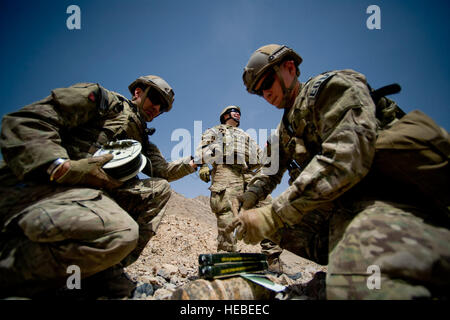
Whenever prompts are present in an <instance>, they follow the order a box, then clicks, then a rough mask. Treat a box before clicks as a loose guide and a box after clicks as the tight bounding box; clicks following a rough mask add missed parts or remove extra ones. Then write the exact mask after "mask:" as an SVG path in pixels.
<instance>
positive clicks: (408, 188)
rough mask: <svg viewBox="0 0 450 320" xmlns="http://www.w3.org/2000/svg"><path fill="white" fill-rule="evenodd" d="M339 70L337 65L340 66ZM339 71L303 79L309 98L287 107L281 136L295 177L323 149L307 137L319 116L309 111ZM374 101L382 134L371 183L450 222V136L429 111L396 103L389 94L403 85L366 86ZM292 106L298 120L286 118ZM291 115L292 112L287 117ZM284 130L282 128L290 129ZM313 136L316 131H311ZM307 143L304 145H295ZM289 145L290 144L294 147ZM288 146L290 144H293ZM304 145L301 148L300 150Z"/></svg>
mask: <svg viewBox="0 0 450 320" xmlns="http://www.w3.org/2000/svg"><path fill="white" fill-rule="evenodd" d="M337 72H339V71H337ZM335 74H336V72H326V73H323V74H322V75H321V76H319V77H316V78H314V79H313V80H312V81H311V80H310V81H308V82H307V83H305V85H304V88H303V89H302V90H305V91H303V92H304V93H305V92H306V93H307V94H304V96H302V97H301V99H306V103H304V104H302V105H303V106H304V107H303V108H300V109H297V110H295V109H294V110H292V109H293V108H291V109H290V110H287V111H286V112H287V113H285V115H284V117H283V121H282V124H281V126H282V127H283V128H284V129H285V130H280V132H281V135H282V136H281V137H280V139H284V143H283V141H280V142H281V144H282V145H283V146H285V150H284V151H285V152H286V153H287V154H289V155H292V158H293V159H294V161H292V162H291V163H289V165H288V170H289V174H290V176H291V179H290V181H293V180H295V179H296V178H297V176H298V175H299V174H300V173H301V168H302V166H303V167H304V165H306V164H307V163H308V162H309V161H310V159H311V157H312V156H313V155H315V154H320V150H318V149H317V147H318V146H319V145H320V141H303V140H302V137H304V136H308V135H307V134H304V133H305V132H307V131H308V130H315V119H314V117H313V115H312V113H311V112H310V110H311V109H312V107H313V106H314V103H315V101H316V98H317V96H318V95H319V93H320V90H321V88H322V87H323V85H324V84H326V82H327V81H328V80H330V79H331V78H332V77H333V76H334V75H335ZM368 88H369V91H370V92H371V96H372V99H373V101H374V103H375V105H376V118H377V127H378V137H377V142H376V152H375V158H374V161H373V164H372V168H371V171H370V173H369V175H368V176H369V178H368V179H365V180H367V181H369V182H368V183H367V185H369V184H371V185H372V186H371V188H372V190H375V191H376V193H382V194H383V195H387V197H388V198H389V199H391V200H393V201H397V200H400V201H405V202H407V203H411V202H414V203H417V204H420V205H421V206H425V207H426V208H427V209H428V211H429V212H431V213H432V214H434V213H436V214H434V215H435V216H436V217H437V218H439V219H441V221H442V222H444V223H446V224H448V223H450V194H449V190H450V174H449V173H450V166H449V160H450V137H449V135H448V133H447V131H446V130H444V129H443V128H441V127H439V126H438V125H437V124H436V123H435V122H434V121H433V120H432V119H431V118H430V117H428V116H427V115H425V114H424V113H422V112H420V111H417V110H415V111H412V112H410V113H408V114H405V112H404V111H403V110H401V109H400V108H399V107H398V105H397V104H396V103H395V102H394V101H392V100H390V99H388V98H386V97H385V95H388V94H392V93H396V92H398V91H399V90H400V88H399V86H398V85H390V86H386V87H383V88H381V89H378V90H373V89H372V88H370V86H368ZM289 112H296V113H298V116H295V117H294V118H293V119H294V121H293V122H291V123H289V122H288V121H286V119H287V118H288V117H287V115H288V113H289ZM289 118H290V119H292V117H289ZM286 133H287V137H286V136H284V137H283V134H284V135H286ZM312 136H314V135H312ZM299 142H301V143H300V146H302V145H304V146H305V149H306V150H307V151H306V150H303V148H301V147H299V146H297V147H296V148H297V149H298V150H296V149H293V148H294V146H296V144H298V143H299ZM290 146H291V148H290ZM289 148H290V149H289ZM300 149H301V150H300Z"/></svg>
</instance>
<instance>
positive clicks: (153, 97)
mask: <svg viewBox="0 0 450 320" xmlns="http://www.w3.org/2000/svg"><path fill="white" fill-rule="evenodd" d="M147 97H148V98H149V99H150V101H151V102H152V103H153V104H154V105H158V104H159V109H160V112H161V113H163V112H165V111H166V110H167V109H168V105H167V103H166V100H165V99H164V97H163V96H162V95H161V93H159V91H158V90H156V89H155V88H152V87H150V90H149V91H148V93H147Z"/></svg>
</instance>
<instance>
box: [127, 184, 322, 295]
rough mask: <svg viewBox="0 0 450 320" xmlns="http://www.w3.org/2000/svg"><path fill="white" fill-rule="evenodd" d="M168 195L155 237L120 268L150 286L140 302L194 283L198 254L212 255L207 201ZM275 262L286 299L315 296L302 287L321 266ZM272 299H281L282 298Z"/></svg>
mask: <svg viewBox="0 0 450 320" xmlns="http://www.w3.org/2000/svg"><path fill="white" fill-rule="evenodd" d="M172 192H173V194H172V197H171V199H170V200H169V202H168V204H167V211H166V215H165V217H164V218H163V220H162V221H161V224H160V226H159V229H158V232H157V235H156V236H154V237H153V238H152V239H151V240H150V242H149V243H148V245H147V247H146V248H145V249H144V251H143V253H142V255H141V256H140V258H139V259H138V260H137V261H136V262H135V263H134V264H132V265H130V266H129V267H128V268H127V269H126V271H127V273H128V274H129V275H130V277H131V278H132V279H133V280H136V281H141V282H144V283H151V284H152V286H153V289H154V290H153V294H152V295H148V296H146V295H144V296H143V297H141V299H146V300H167V299H170V298H171V296H172V293H173V292H174V291H175V290H176V289H178V288H180V287H183V286H185V285H187V284H188V283H190V282H191V281H194V280H196V279H198V255H199V254H202V253H215V251H216V247H217V243H216V237H217V228H216V218H215V215H214V214H213V213H212V212H211V209H210V206H209V198H208V197H205V196H199V197H197V198H194V199H187V198H185V197H184V196H183V195H181V194H178V193H176V192H174V191H172ZM238 246H239V248H240V249H241V252H260V251H261V248H260V246H259V245H257V246H251V245H246V244H245V243H243V242H240V243H239V244H238ZM281 262H282V268H283V274H282V275H279V276H276V277H275V276H273V277H272V279H273V280H274V281H275V282H276V283H279V284H282V285H287V286H288V288H289V292H290V294H289V297H297V298H302V299H305V298H313V299H314V298H317V297H315V296H314V295H315V294H308V297H307V296H306V295H305V292H306V290H305V284H306V283H307V282H309V281H310V280H311V279H313V277H314V275H315V274H316V273H317V275H318V276H323V273H320V272H319V271H323V272H326V267H323V266H320V265H317V264H315V263H313V262H312V261H309V260H306V259H302V258H300V257H298V256H296V255H294V254H292V253H290V252H288V251H284V252H283V253H282V255H281ZM318 272H319V273H318ZM316 278H317V276H316ZM277 297H278V298H283V299H284V298H287V297H288V295H278V296H277Z"/></svg>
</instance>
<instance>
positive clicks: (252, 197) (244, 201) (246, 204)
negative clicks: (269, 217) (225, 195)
mask: <svg viewBox="0 0 450 320" xmlns="http://www.w3.org/2000/svg"><path fill="white" fill-rule="evenodd" d="M237 199H238V200H239V202H240V203H241V207H242V209H244V210H248V209H251V208H253V207H254V206H256V204H257V203H258V196H257V195H256V193H254V192H251V191H247V192H245V193H244V194H242V195H240V196H237Z"/></svg>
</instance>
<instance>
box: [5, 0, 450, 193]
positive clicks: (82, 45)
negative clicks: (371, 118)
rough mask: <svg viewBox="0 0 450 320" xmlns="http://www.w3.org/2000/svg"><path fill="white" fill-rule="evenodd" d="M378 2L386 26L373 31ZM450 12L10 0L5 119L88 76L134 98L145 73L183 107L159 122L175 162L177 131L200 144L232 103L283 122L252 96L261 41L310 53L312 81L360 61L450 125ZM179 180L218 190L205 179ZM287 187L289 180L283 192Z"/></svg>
mask: <svg viewBox="0 0 450 320" xmlns="http://www.w3.org/2000/svg"><path fill="white" fill-rule="evenodd" d="M373 4H375V5H378V6H379V7H380V9H381V29H380V30H369V29H368V28H367V27H366V20H367V19H368V18H369V16H370V14H367V13H366V9H367V7H368V6H369V5H373ZM69 5H78V6H79V7H80V9H81V29H80V30H69V29H68V28H67V26H66V20H67V18H68V17H69V16H70V14H67V13H66V9H67V7H68V6H69ZM449 9H450V2H449V1H398V0H391V1H370V2H369V1H356V0H340V1H331V0H329V1H309V0H307V1H306V0H241V1H239V0H226V1H221V0H216V1H213V0H191V1H170V0H169V1H153V0H140V1H138V0H128V1H125V0H97V1H94V0H90V1H81V0H71V1H61V0H60V1H54V0H52V1H50V0H41V1H26V2H18V1H10V0H1V1H0V41H1V43H2V49H1V51H0V57H1V59H0V70H1V71H0V90H1V96H2V102H1V104H0V116H3V115H4V114H5V113H8V112H11V111H13V110H16V109H18V108H19V107H21V106H24V105H26V104H29V103H32V102H33V101H36V100H39V99H41V98H43V97H45V96H47V95H48V94H49V93H50V91H51V90H52V89H53V88H57V87H65V86H69V85H71V84H74V83H77V82H97V83H100V84H101V85H102V86H104V87H105V88H107V89H110V90H113V91H116V92H119V93H122V94H124V95H126V96H129V93H128V90H127V87H128V84H129V83H131V82H132V81H133V80H134V79H135V78H137V77H138V76H140V75H147V74H156V75H159V76H161V77H163V78H164V79H165V80H167V81H168V82H169V84H170V85H171V86H172V87H173V88H174V90H175V104H174V108H173V110H172V111H171V112H170V113H168V114H164V115H162V116H160V117H158V118H157V119H156V120H154V121H153V122H152V123H151V125H150V126H153V127H155V128H156V129H157V131H156V133H155V134H154V135H153V136H152V137H151V140H152V141H153V142H154V143H156V144H157V145H158V146H159V147H160V149H161V151H162V152H163V154H164V156H165V157H166V158H167V159H169V160H170V158H171V153H172V150H173V148H174V147H175V146H176V145H177V144H178V143H179V141H171V135H172V133H173V132H174V130H176V129H180V128H181V129H186V130H188V131H189V132H191V134H192V137H191V138H192V144H193V141H194V137H193V133H194V121H202V128H203V130H205V129H207V128H208V127H212V126H214V125H216V124H217V123H218V118H219V116H218V115H219V112H220V111H221V110H222V109H223V108H224V107H225V106H227V105H230V104H233V105H239V106H240V107H241V109H242V120H241V128H242V129H244V130H247V129H249V128H253V129H255V130H260V129H263V130H264V129H265V130H270V129H274V128H276V126H277V124H278V122H279V120H280V118H281V115H282V112H281V111H279V110H276V109H275V108H274V107H272V106H270V105H269V104H267V103H266V102H265V101H264V100H262V99H261V98H259V97H257V96H254V95H250V94H248V93H247V92H246V90H245V88H244V86H243V83H242V70H243V67H244V66H245V64H246V63H247V61H248V58H249V57H250V55H251V53H252V52H253V51H254V50H256V49H257V48H258V47H260V46H262V45H265V44H270V43H279V44H285V45H287V46H289V47H291V48H293V49H294V50H296V51H297V52H298V53H299V54H300V55H301V56H302V57H303V63H302V65H301V66H300V68H301V76H300V80H301V81H303V82H304V81H306V80H307V79H308V78H309V77H311V76H314V75H317V74H319V73H321V72H324V71H328V70H334V69H344V68H351V69H354V70H357V71H359V72H361V73H363V74H365V75H366V76H367V78H368V80H369V83H370V84H371V85H372V86H373V87H375V88H376V87H380V86H383V85H385V84H390V83H393V82H397V83H399V84H400V85H401V86H402V92H401V93H400V94H398V95H396V96H393V97H392V98H394V99H395V100H396V101H397V102H398V104H399V105H400V106H401V107H402V108H403V109H404V110H405V111H407V112H408V111H411V110H414V109H420V110H422V111H424V112H426V113H427V114H428V115H430V116H431V117H432V118H433V119H435V120H436V121H437V122H438V124H440V125H441V126H443V127H444V128H446V129H447V130H449V128H450V117H449V109H448V101H450V92H449V88H450V86H449V82H450V67H449V60H450V59H449V58H448V53H449V52H450V50H449V31H450V28H449V26H450V23H449V22H448V12H449ZM264 142H265V141H258V143H259V144H260V145H264ZM193 148H194V146H193V145H192V151H193ZM172 187H173V188H174V190H175V191H177V192H179V193H182V194H184V195H185V196H187V197H190V198H191V197H195V196H198V195H209V190H208V187H209V185H208V184H205V183H204V182H202V181H201V180H200V179H199V178H198V175H197V174H193V175H190V176H188V177H186V178H184V179H182V180H180V181H177V182H173V183H172ZM286 187H287V178H285V179H284V180H283V182H282V184H281V185H280V186H279V187H278V188H277V189H276V190H275V191H274V193H273V196H277V195H279V194H280V193H281V192H282V191H283V190H284V189H285V188H286Z"/></svg>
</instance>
